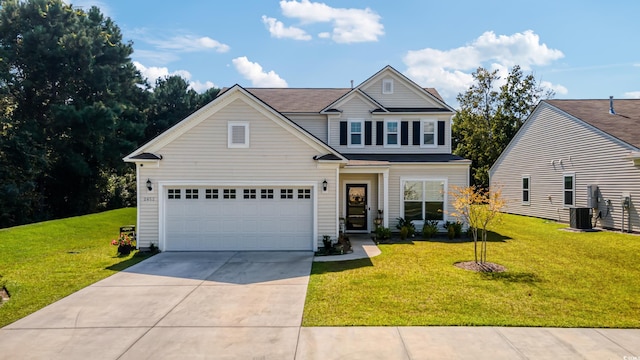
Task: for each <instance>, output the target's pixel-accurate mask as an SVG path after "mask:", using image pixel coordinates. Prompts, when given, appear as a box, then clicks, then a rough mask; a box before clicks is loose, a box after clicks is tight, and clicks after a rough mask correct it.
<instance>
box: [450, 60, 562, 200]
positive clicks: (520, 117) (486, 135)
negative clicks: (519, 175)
mask: <svg viewBox="0 0 640 360" xmlns="http://www.w3.org/2000/svg"><path fill="white" fill-rule="evenodd" d="M473 78H474V84H473V85H471V87H470V88H469V89H468V90H467V91H466V92H464V93H461V94H458V96H457V97H456V99H457V100H458V102H459V104H460V110H459V111H458V112H457V114H456V115H455V116H454V118H453V126H452V140H453V148H454V153H455V154H456V155H459V156H462V157H465V158H467V159H470V160H471V161H472V162H473V163H472V177H473V179H472V180H473V182H474V183H475V184H476V185H477V186H480V187H485V188H486V187H488V186H489V168H490V167H491V165H493V163H494V162H495V161H496V160H497V159H498V156H500V154H501V153H502V151H503V150H504V149H505V148H506V147H507V145H508V144H509V142H510V141H511V139H512V138H513V137H514V135H515V134H516V132H517V131H518V130H519V129H520V127H521V126H522V124H523V123H524V121H525V120H526V118H527V117H528V116H529V114H530V113H531V111H533V109H534V107H535V106H536V105H537V103H538V101H539V100H540V99H541V98H543V97H545V98H551V97H553V95H554V94H553V92H552V91H550V90H547V91H546V92H545V90H544V89H543V88H541V87H540V86H538V85H537V83H536V80H535V78H534V76H533V74H529V75H526V76H525V75H524V74H523V73H522V70H521V69H520V67H519V66H517V65H516V66H514V67H513V68H512V69H511V71H510V72H509V75H508V76H507V79H506V82H505V83H504V84H503V85H502V86H500V87H497V85H496V84H497V82H498V81H499V80H500V76H499V75H498V71H497V70H494V71H491V72H490V71H488V70H486V69H484V68H482V67H480V68H478V69H477V71H476V72H474V73H473ZM496 88H497V90H496Z"/></svg>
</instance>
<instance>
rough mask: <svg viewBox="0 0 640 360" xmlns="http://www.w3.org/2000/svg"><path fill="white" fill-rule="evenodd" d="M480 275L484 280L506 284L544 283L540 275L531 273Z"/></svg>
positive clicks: (491, 273)
mask: <svg viewBox="0 0 640 360" xmlns="http://www.w3.org/2000/svg"><path fill="white" fill-rule="evenodd" d="M480 275H481V276H482V279H483V280H500V281H503V282H505V283H519V284H535V283H539V282H542V279H541V278H540V277H539V276H538V275H536V274H534V273H529V272H511V271H505V272H483V273H480Z"/></svg>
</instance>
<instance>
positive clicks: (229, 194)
mask: <svg viewBox="0 0 640 360" xmlns="http://www.w3.org/2000/svg"><path fill="white" fill-rule="evenodd" d="M222 194H223V197H224V198H225V199H235V198H236V189H224V190H222Z"/></svg>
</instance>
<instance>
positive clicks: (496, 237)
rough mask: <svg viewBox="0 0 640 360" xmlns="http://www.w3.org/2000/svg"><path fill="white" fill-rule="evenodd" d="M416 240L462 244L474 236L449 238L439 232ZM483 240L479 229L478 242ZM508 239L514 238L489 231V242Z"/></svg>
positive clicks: (471, 240) (471, 239)
mask: <svg viewBox="0 0 640 360" xmlns="http://www.w3.org/2000/svg"><path fill="white" fill-rule="evenodd" d="M415 240H416V241H426V242H437V243H444V244H460V243H469V242H473V238H472V237H471V236H466V235H462V237H461V238H459V239H455V238H454V239H449V238H448V237H447V235H445V234H438V235H436V236H435V237H433V238H431V239H415ZM481 240H482V233H481V232H480V231H478V242H480V241H481ZM507 240H512V238H510V237H508V236H505V235H502V234H498V233H497V232H493V231H488V232H487V242H507Z"/></svg>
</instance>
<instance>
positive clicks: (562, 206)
mask: <svg viewBox="0 0 640 360" xmlns="http://www.w3.org/2000/svg"><path fill="white" fill-rule="evenodd" d="M490 179H491V187H492V188H493V187H501V188H502V189H503V194H504V196H505V198H506V199H508V201H509V202H508V206H507V212H510V213H514V214H520V215H528V216H535V217H540V218H547V219H554V220H558V221H561V222H567V223H569V222H570V213H571V210H570V209H571V208H589V209H592V210H590V211H589V212H590V213H591V218H590V219H591V224H592V225H593V226H597V227H602V228H610V229H622V227H623V224H624V230H632V231H638V230H640V218H639V216H638V201H640V100H615V101H614V100H613V99H610V100H546V101H542V102H541V103H540V104H539V105H538V107H537V108H536V109H535V110H534V111H533V113H532V114H531V115H530V116H529V118H528V119H527V121H526V122H525V123H524V125H523V126H522V128H521V129H520V131H519V132H518V133H517V134H516V136H515V137H514V139H513V140H512V141H511V143H510V144H509V146H508V147H507V148H506V149H505V151H504V152H503V153H502V154H501V156H500V157H499V158H498V160H497V161H496V163H495V164H494V165H493V167H492V168H491V170H490ZM625 199H627V200H625ZM625 201H627V202H626V204H625ZM574 215H575V212H574Z"/></svg>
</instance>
